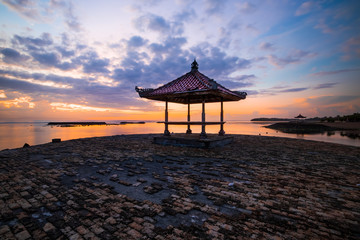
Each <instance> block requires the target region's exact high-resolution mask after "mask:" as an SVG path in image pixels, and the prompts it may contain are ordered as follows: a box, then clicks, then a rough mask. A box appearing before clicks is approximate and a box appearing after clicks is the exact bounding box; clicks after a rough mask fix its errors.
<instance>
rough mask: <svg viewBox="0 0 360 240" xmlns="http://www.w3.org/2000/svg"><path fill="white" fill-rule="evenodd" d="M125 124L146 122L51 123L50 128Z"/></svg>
mask: <svg viewBox="0 0 360 240" xmlns="http://www.w3.org/2000/svg"><path fill="white" fill-rule="evenodd" d="M125 124H145V122H142V121H141V122H120V123H118V124H117V123H106V122H49V123H48V124H47V125H49V126H60V127H75V126H97V125H100V126H104V125H105V126H108V125H125Z"/></svg>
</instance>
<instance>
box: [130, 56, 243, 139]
mask: <svg viewBox="0 0 360 240" xmlns="http://www.w3.org/2000/svg"><path fill="white" fill-rule="evenodd" d="M198 69H199V65H198V63H197V62H196V60H194V62H193V63H192V64H191V71H190V72H188V73H186V74H184V75H182V76H181V77H179V78H177V79H175V80H173V81H171V82H169V83H167V84H165V85H163V86H161V87H159V88H156V89H152V88H138V87H135V90H136V92H138V93H139V96H140V97H142V98H147V99H151V100H158V101H164V102H165V121H164V122H162V123H164V124H165V131H164V135H166V136H168V135H170V132H169V128H168V125H171V124H173V125H187V126H188V129H187V131H186V133H188V134H190V133H191V132H192V131H191V128H190V125H201V136H202V137H204V138H206V132H205V126H206V125H209V124H219V125H220V131H219V135H224V134H225V131H224V123H225V122H224V108H223V102H229V101H239V100H242V99H245V98H246V95H247V94H246V92H238V91H231V90H229V89H227V88H225V87H224V86H222V85H220V84H219V83H217V82H216V81H214V80H213V79H210V78H209V77H207V76H205V75H204V74H202V73H201V72H199V70H198ZM168 102H173V103H181V104H187V105H188V115H187V121H186V122H169V119H168ZM212 102H220V103H221V109H220V121H219V122H206V121H205V103H212ZM195 103H201V104H202V118H201V122H194V121H190V105H191V104H195Z"/></svg>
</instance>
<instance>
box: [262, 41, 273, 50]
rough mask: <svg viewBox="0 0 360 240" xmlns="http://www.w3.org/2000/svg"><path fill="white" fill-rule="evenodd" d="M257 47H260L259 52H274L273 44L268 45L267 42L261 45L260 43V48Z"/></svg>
mask: <svg viewBox="0 0 360 240" xmlns="http://www.w3.org/2000/svg"><path fill="white" fill-rule="evenodd" d="M259 47H260V49H261V50H267V51H272V50H275V48H274V44H272V43H268V42H262V43H260V46H259Z"/></svg>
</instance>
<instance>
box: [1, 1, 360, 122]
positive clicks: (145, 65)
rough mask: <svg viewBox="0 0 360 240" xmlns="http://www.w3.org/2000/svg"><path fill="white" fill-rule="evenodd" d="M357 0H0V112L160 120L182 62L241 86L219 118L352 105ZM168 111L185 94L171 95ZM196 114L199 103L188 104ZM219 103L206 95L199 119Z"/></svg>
mask: <svg viewBox="0 0 360 240" xmlns="http://www.w3.org/2000/svg"><path fill="white" fill-rule="evenodd" d="M359 12H360V1H357V0H346V1H336V0H319V1H300V0H298V1H293V0H272V1H271V0H259V1H256V0H253V1H240V0H173V1H171V0H104V1H96V0H77V1H67V0H50V1H48V0H38V1H35V0H0V122H9V121H75V120H76V121H82V120H104V121H112V120H163V118H164V105H165V104H164V102H157V101H149V100H146V99H142V98H140V97H139V96H138V94H137V93H136V92H135V90H134V89H135V86H139V87H145V88H150V87H151V88H156V87H159V86H161V85H163V84H165V83H168V82H170V81H172V80H174V79H176V78H178V77H180V76H181V75H183V74H185V73H187V72H189V71H190V69H191V63H192V61H193V60H194V59H195V58H196V60H197V62H198V64H199V71H200V72H201V73H203V74H205V75H206V76H208V77H210V78H212V79H214V80H216V81H217V82H218V83H220V84H222V85H224V86H225V87H227V88H229V89H231V90H237V91H245V92H247V94H248V95H247V98H246V99H245V100H242V101H239V102H228V103H225V104H224V111H225V120H249V119H252V118H254V117H294V116H297V115H298V114H299V113H301V114H302V115H304V116H307V117H316V116H319V117H323V116H336V115H347V114H352V113H355V112H360V27H359V26H360V14H359ZM169 108H170V110H169V120H186V110H187V106H184V105H181V104H175V103H170V104H169ZM191 111H192V114H193V119H194V120H198V119H200V114H201V106H200V105H199V104H196V105H193V106H191ZM219 111H220V105H219V104H218V103H212V104H207V105H206V114H207V119H209V120H216V119H218V118H219Z"/></svg>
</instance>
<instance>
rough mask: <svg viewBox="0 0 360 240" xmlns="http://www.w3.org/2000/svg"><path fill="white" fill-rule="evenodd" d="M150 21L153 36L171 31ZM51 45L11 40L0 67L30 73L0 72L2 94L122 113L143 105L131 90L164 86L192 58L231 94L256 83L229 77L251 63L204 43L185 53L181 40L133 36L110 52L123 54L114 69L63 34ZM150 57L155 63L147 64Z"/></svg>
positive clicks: (43, 39)
mask: <svg viewBox="0 0 360 240" xmlns="http://www.w3.org/2000/svg"><path fill="white" fill-rule="evenodd" d="M150 20H151V21H153V22H151V21H150V22H148V20H147V21H145V24H151V26H152V28H153V29H152V30H153V31H167V28H168V27H169V26H171V23H167V22H166V21H165V20H164V19H161V18H158V17H154V16H151V17H150ZM142 21H144V20H142ZM164 21H165V22H164ZM154 22H155V23H154ZM53 39H54V38H53V36H51V35H50V34H48V33H44V34H42V35H41V36H40V37H31V36H30V37H29V36H20V35H14V36H13V37H12V41H11V44H12V45H11V47H8V48H2V49H1V48H0V53H1V55H0V56H1V57H2V61H3V62H5V63H7V64H11V65H13V66H15V67H16V66H21V67H23V69H24V68H25V69H26V68H27V69H29V70H28V71H26V70H21V71H20V70H7V71H5V70H1V71H0V77H1V79H0V89H4V90H16V91H21V92H24V93H27V94H29V95H30V96H31V97H33V98H34V99H35V100H40V99H42V98H46V99H48V100H49V101H59V99H61V100H62V101H66V102H69V103H74V102H75V103H76V101H80V99H82V100H84V99H85V100H86V102H88V103H89V105H91V106H97V107H114V108H116V107H119V108H124V107H127V106H139V107H140V106H145V105H146V103H144V102H142V101H139V99H138V96H137V94H136V92H135V91H134V87H135V86H143V87H155V86H158V85H160V84H164V83H167V82H169V81H171V80H173V79H175V78H177V77H179V76H181V75H182V74H185V73H186V72H189V71H190V64H191V62H192V61H193V60H194V59H195V58H196V59H197V61H198V63H199V67H200V68H199V70H200V71H201V72H202V73H204V74H205V75H207V76H209V77H211V78H214V79H215V80H217V81H219V82H220V83H222V84H224V85H225V86H227V87H229V88H231V89H239V90H240V89H241V88H243V87H248V86H251V85H252V80H254V79H255V78H256V76H254V75H242V76H238V77H229V75H230V74H231V73H233V72H235V71H239V70H243V69H246V68H249V67H250V66H251V64H252V61H251V60H248V59H243V58H239V57H236V56H228V55H227V54H225V52H223V51H222V50H221V49H219V48H217V47H214V46H212V45H210V44H208V43H202V44H199V45H196V46H193V47H192V48H190V49H184V44H186V43H187V40H186V38H183V37H179V36H178V37H176V36H173V35H171V36H168V37H167V38H165V39H164V40H163V41H162V42H150V41H149V40H147V39H144V38H143V37H141V36H132V37H130V38H129V39H128V40H125V41H126V48H125V49H121V50H119V49H116V48H115V47H114V48H113V50H114V51H122V52H119V54H124V52H125V56H124V57H123V58H122V60H121V62H120V64H117V65H115V64H114V62H113V60H112V59H110V58H108V57H107V56H100V55H99V54H98V53H97V51H96V50H94V49H93V48H92V47H91V46H88V45H84V44H82V43H81V42H79V41H71V40H70V39H69V37H68V36H67V35H66V34H63V36H62V41H61V42H60V43H57V42H55V41H54V40H53ZM69 42H71V43H72V44H69ZM149 54H151V55H152V56H154V57H152V58H150V57H149ZM14 69H16V68H14ZM36 69H47V70H50V71H51V70H52V69H59V70H62V71H68V70H73V69H76V70H77V71H80V72H82V73H83V76H85V77H83V78H77V77H68V76H62V75H61V74H58V73H57V74H43V73H36ZM34 71H35V73H34ZM60 72H61V71H60ZM100 77H105V78H108V79H110V80H112V81H113V83H112V86H108V85H106V84H102V83H101V82H99V81H97V79H98V78H100ZM31 79H34V80H36V81H38V82H39V81H40V82H46V81H51V82H54V83H58V84H65V85H67V86H70V87H71V88H59V87H54V86H45V85H39V84H36V83H32V82H31V81H29V80H31Z"/></svg>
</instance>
